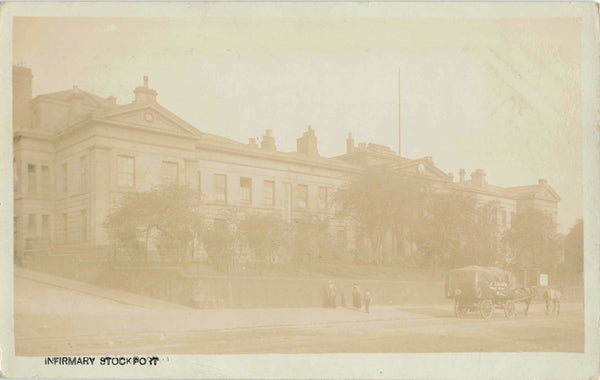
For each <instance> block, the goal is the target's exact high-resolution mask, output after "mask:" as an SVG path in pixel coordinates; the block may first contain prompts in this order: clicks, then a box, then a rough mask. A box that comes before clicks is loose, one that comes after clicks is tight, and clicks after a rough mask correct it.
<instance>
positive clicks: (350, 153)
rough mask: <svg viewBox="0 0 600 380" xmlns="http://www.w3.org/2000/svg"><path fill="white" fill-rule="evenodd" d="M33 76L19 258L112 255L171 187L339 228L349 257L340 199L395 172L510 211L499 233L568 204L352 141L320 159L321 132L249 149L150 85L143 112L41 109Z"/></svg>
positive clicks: (87, 101)
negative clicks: (143, 205)
mask: <svg viewBox="0 0 600 380" xmlns="http://www.w3.org/2000/svg"><path fill="white" fill-rule="evenodd" d="M31 83H32V73H31V71H30V70H29V69H26V68H23V67H13V100H14V102H13V152H14V157H13V170H14V231H15V235H14V244H15V252H16V255H17V256H18V255H19V254H20V253H21V252H24V251H26V250H28V249H35V248H36V247H39V246H44V245H47V244H49V243H50V244H52V245H61V244H64V245H68V244H80V245H89V246H99V245H106V244H109V243H110V241H109V240H108V237H107V235H106V232H105V228H104V221H105V218H106V216H107V215H108V213H109V212H110V211H111V210H112V209H113V208H114V207H115V205H117V204H118V202H119V200H120V198H121V197H122V196H123V195H124V194H127V193H130V192H136V191H146V190H150V189H151V188H152V187H154V186H156V185H160V184H166V183H177V184H181V185H187V186H190V187H192V188H194V189H197V191H198V192H199V194H201V197H202V203H203V207H204V208H205V210H206V215H207V218H208V219H219V218H222V217H223V215H225V214H227V213H231V212H233V210H235V212H241V213H245V214H247V213H251V212H266V213H275V214H277V215H280V216H281V218H283V219H284V220H286V221H293V220H295V219H298V218H303V217H306V216H307V215H315V216H321V217H327V216H329V217H331V219H332V221H333V223H332V224H331V231H329V232H330V234H331V235H332V236H333V237H334V238H335V237H336V236H337V239H336V241H337V242H338V243H339V244H343V245H344V247H343V249H346V250H349V251H350V250H354V249H356V247H357V245H358V243H357V241H358V240H359V239H358V238H357V234H356V228H355V226H354V225H353V223H352V221H351V220H350V219H349V218H341V217H335V215H336V212H335V207H334V204H333V195H334V193H335V191H336V189H337V188H339V186H340V185H342V184H344V183H346V182H347V181H349V180H350V179H351V178H352V177H353V176H355V175H357V174H360V173H362V172H363V171H365V170H368V168H369V167H373V166H377V165H383V164H385V165H392V166H393V167H394V168H395V170H398V171H399V172H402V173H404V174H406V175H414V176H420V177H422V178H425V179H427V181H430V182H431V183H435V184H436V186H438V187H443V188H448V189H454V190H459V191H463V192H467V193H472V194H474V195H476V196H477V197H478V198H479V199H481V200H482V201H486V200H498V201H499V202H500V205H501V211H500V214H499V216H498V217H499V221H500V223H501V226H502V225H503V226H509V225H510V222H511V218H512V216H513V215H514V214H515V213H516V212H518V211H519V210H521V209H524V208H527V207H537V208H542V209H544V210H546V211H548V212H550V213H552V214H553V215H554V216H555V217H556V213H557V203H558V202H559V201H560V197H559V196H558V195H557V194H556V192H555V191H554V190H553V189H552V187H551V186H549V185H548V183H547V182H546V181H544V180H540V181H539V183H538V184H535V185H530V186H521V187H513V188H502V187H498V186H492V185H490V184H488V183H487V182H486V180H485V172H484V171H482V170H477V171H475V172H474V173H472V174H471V178H470V179H466V178H465V172H464V170H461V172H460V175H459V178H458V180H456V181H455V180H454V179H453V177H452V176H451V175H449V174H447V173H445V172H443V171H442V170H440V169H439V168H437V167H436V166H435V165H434V163H433V160H432V158H431V157H423V158H420V159H408V158H404V157H400V156H398V155H397V154H396V153H394V152H393V151H392V150H391V149H390V148H388V147H385V146H381V145H376V144H366V143H359V144H358V145H356V144H355V142H354V139H353V138H352V136H351V135H349V136H348V138H347V141H346V143H347V144H346V146H347V151H346V153H345V154H344V155H341V156H337V157H331V158H326V157H322V156H320V155H319V152H318V145H317V137H316V134H315V131H314V130H313V129H312V128H311V127H310V126H309V127H308V129H307V131H306V132H304V133H303V135H302V136H300V137H299V138H298V139H297V150H296V152H280V151H278V150H277V147H276V141H275V138H274V137H273V133H272V131H271V130H267V131H266V132H265V135H264V136H263V137H262V139H261V141H256V140H255V139H249V141H248V143H241V142H238V141H234V140H231V139H228V138H226V137H222V136H217V135H213V134H209V133H204V132H202V131H201V130H198V129H197V128H195V127H194V126H192V125H190V124H189V123H187V122H186V121H184V120H182V119H181V118H179V117H178V116H177V115H175V114H173V113H172V112H170V111H169V110H168V109H167V108H165V107H164V106H162V105H160V104H159V103H158V102H157V92H156V91H155V90H153V89H151V88H150V87H149V84H148V79H147V78H146V77H144V83H143V85H142V86H140V87H137V88H136V89H135V90H134V94H135V99H134V101H133V102H132V103H131V104H125V105H120V104H118V103H117V101H116V99H115V98H114V97H109V98H101V97H99V96H96V95H94V94H91V93H89V92H86V91H83V90H81V89H79V88H77V87H73V88H72V89H68V90H65V91H59V92H54V93H49V94H42V95H38V96H36V97H35V98H32V90H31Z"/></svg>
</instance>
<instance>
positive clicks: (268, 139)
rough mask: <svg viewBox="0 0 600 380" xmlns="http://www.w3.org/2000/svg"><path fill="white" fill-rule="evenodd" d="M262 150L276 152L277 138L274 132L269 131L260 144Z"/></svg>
mask: <svg viewBox="0 0 600 380" xmlns="http://www.w3.org/2000/svg"><path fill="white" fill-rule="evenodd" d="M260 149H262V150H268V151H270V152H275V151H276V150H277V147H276V146H275V138H274V137H273V130H271V129H267V130H266V131H265V135H264V136H263V138H262V141H261V142H260Z"/></svg>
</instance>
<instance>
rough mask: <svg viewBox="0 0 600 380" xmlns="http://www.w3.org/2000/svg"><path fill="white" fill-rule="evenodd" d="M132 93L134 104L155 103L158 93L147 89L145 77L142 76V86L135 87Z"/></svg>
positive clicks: (146, 78)
mask: <svg viewBox="0 0 600 380" xmlns="http://www.w3.org/2000/svg"><path fill="white" fill-rule="evenodd" d="M133 93H134V94H135V100H134V101H133V102H134V103H156V96H157V95H158V93H157V92H156V90H153V89H151V88H150V87H148V76H147V75H144V86H143V87H137V88H136V89H135V90H133Z"/></svg>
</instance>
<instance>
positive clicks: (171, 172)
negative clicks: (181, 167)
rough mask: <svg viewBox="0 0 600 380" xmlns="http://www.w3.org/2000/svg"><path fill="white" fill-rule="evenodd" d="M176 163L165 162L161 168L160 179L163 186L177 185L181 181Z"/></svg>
mask: <svg viewBox="0 0 600 380" xmlns="http://www.w3.org/2000/svg"><path fill="white" fill-rule="evenodd" d="M177 169H178V167H177V163H176V162H169V161H163V163H162V165H161V167H160V177H161V179H162V183H163V184H165V185H166V184H170V183H177V182H178V180H179V176H178V170H177Z"/></svg>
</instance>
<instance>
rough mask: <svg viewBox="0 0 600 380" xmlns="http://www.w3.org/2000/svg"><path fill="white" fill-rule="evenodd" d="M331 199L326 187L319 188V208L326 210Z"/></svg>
mask: <svg viewBox="0 0 600 380" xmlns="http://www.w3.org/2000/svg"><path fill="white" fill-rule="evenodd" d="M328 202H329V199H328V194H327V188H326V187H319V208H320V209H326V208H327V205H328Z"/></svg>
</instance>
